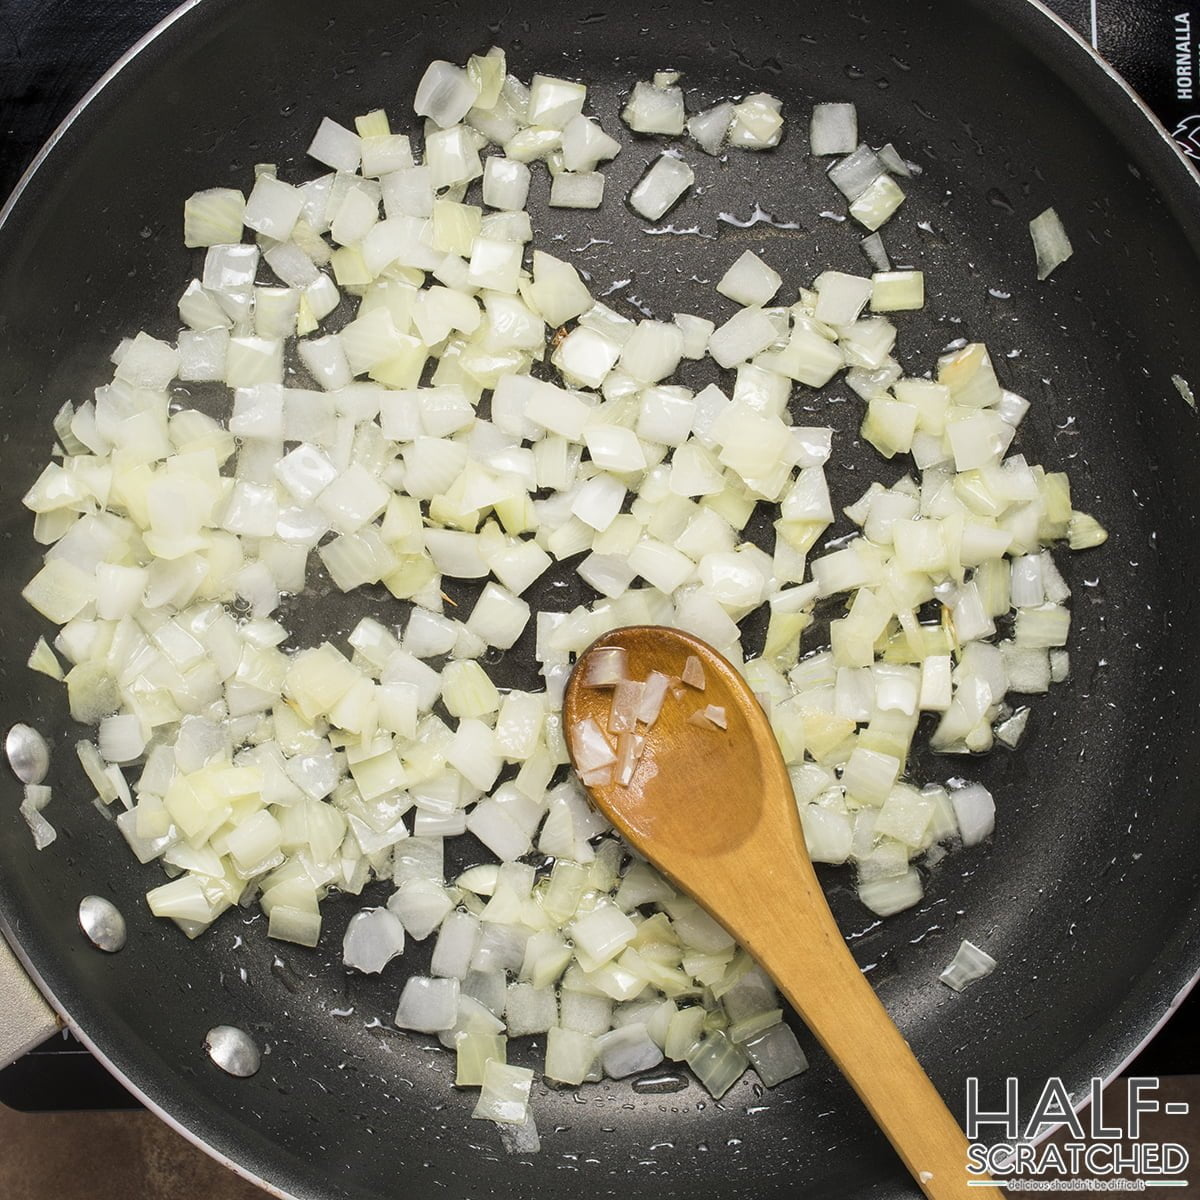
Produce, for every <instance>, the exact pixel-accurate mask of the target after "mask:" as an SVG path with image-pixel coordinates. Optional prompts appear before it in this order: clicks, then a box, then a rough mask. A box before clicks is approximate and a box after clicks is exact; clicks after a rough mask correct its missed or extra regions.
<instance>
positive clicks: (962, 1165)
mask: <svg viewBox="0 0 1200 1200" xmlns="http://www.w3.org/2000/svg"><path fill="white" fill-rule="evenodd" d="M814 924H816V922H814ZM831 924H832V922H831ZM813 932H814V933H815V932H816V931H813ZM831 936H832V937H833V938H834V939H836V941H837V942H838V943H839V944H840V947H841V954H840V956H838V958H840V960H841V961H843V962H844V967H842V968H841V969H837V968H835V969H833V970H830V969H829V968H830V967H831V966H832V965H833V963H834V962H835V961H838V959H837V958H835V949H836V948H835V947H833V946H830V947H828V948H827V951H826V955H825V957H824V959H823V964H824V967H825V969H824V970H823V971H822V973H821V976H820V978H819V979H813V972H812V968H811V966H810V965H808V963H806V959H808V957H809V953H810V945H809V944H808V943H807V941H806V939H802V938H796V939H794V940H790V941H784V940H780V939H771V940H770V942H769V947H764V952H763V954H762V956H761V957H760V962H761V963H762V966H763V967H764V968H765V969H766V970H767V971H768V972H769V973H770V974H771V975H772V976H773V977H774V979H775V982H776V983H777V984H778V985H779V988H780V990H781V991H782V992H783V994H784V995H785V996H786V997H787V998H788V1000H789V1001H790V1002H791V1003H792V1005H793V1006H794V1007H795V1008H796V1010H797V1011H798V1012H799V1013H800V1014H801V1015H802V1016H803V1017H804V1020H805V1023H806V1024H807V1025H808V1027H809V1029H811V1030H812V1032H813V1034H814V1035H815V1036H816V1038H817V1040H818V1041H819V1042H820V1043H821V1045H822V1046H824V1048H825V1050H826V1052H827V1053H828V1054H829V1056H830V1058H832V1059H833V1060H834V1062H835V1063H837V1065H838V1067H839V1068H840V1069H841V1071H842V1074H843V1075H845V1077H846V1078H847V1079H848V1080H849V1082H850V1084H851V1086H852V1087H853V1088H854V1090H855V1091H856V1092H857V1093H858V1095H859V1097H860V1098H861V1099H862V1102H863V1103H864V1104H865V1105H866V1106H867V1108H868V1110H869V1111H870V1113H871V1115H872V1116H873V1117H874V1118H875V1120H876V1122H877V1123H878V1124H879V1127H880V1128H881V1129H882V1130H883V1132H884V1133H885V1134H886V1135H887V1138H888V1140H889V1141H890V1142H891V1143H892V1146H893V1147H894V1148H895V1150H896V1153H897V1154H899V1156H900V1157H901V1159H903V1161H904V1164H905V1166H907V1167H908V1169H909V1171H910V1172H911V1173H912V1176H913V1179H914V1180H916V1182H917V1184H918V1185H919V1186H920V1188H921V1190H922V1191H923V1192H924V1193H925V1195H926V1196H928V1197H930V1200H963V1198H964V1197H967V1196H970V1197H972V1198H974V1200H980V1198H981V1197H988V1198H990V1200H1000V1197H1001V1193H1000V1192H999V1191H998V1190H997V1189H996V1188H995V1187H991V1186H980V1185H979V1184H975V1185H971V1186H968V1184H967V1179H968V1178H971V1177H969V1176H968V1175H967V1139H966V1136H965V1135H964V1134H963V1131H962V1130H961V1129H960V1128H959V1125H958V1122H957V1121H956V1120H955V1119H954V1116H953V1114H952V1113H951V1112H950V1110H949V1109H948V1108H947V1107H946V1104H945V1102H944V1101H943V1100H942V1097H941V1096H940V1095H939V1094H938V1091H937V1089H936V1088H935V1087H934V1086H933V1084H932V1083H931V1082H930V1080H929V1076H928V1075H926V1074H925V1071H924V1070H923V1069H922V1067H921V1064H920V1063H919V1062H917V1059H916V1057H915V1056H914V1054H913V1052H912V1049H911V1048H910V1047H909V1044H908V1042H907V1041H905V1039H904V1036H903V1034H901V1033H900V1031H899V1030H898V1029H897V1028H896V1026H895V1024H894V1023H893V1022H892V1020H891V1018H890V1017H889V1016H888V1014H887V1011H886V1010H885V1009H884V1007H883V1005H882V1004H881V1003H880V1002H879V998H878V997H877V996H876V995H875V992H874V990H873V989H872V987H871V985H870V983H868V982H867V979H866V978H865V976H864V975H863V974H862V972H861V971H860V970H859V968H858V964H857V963H856V962H855V961H854V959H853V957H852V956H851V954H850V952H849V950H848V949H846V947H845V943H844V942H843V941H842V938H841V934H840V933H838V931H837V929H836V927H835V928H834V929H833V930H832V931H831ZM981 1182H982V1181H981Z"/></svg>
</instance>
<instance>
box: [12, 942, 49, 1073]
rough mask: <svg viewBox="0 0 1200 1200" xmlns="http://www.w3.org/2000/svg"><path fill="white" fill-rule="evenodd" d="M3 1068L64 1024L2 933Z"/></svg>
mask: <svg viewBox="0 0 1200 1200" xmlns="http://www.w3.org/2000/svg"><path fill="white" fill-rule="evenodd" d="M0 1012H2V1013H3V1014H4V1020H3V1021H0V1068H3V1067H7V1066H8V1065H9V1063H11V1062H14V1061H15V1060H16V1059H18V1058H20V1057H21V1055H22V1054H24V1053H25V1052H26V1051H27V1050H32V1049H33V1048H34V1046H37V1045H40V1044H41V1043H42V1042H44V1041H45V1040H46V1039H47V1038H48V1037H49V1036H50V1035H51V1034H52V1033H57V1032H58V1030H60V1029H61V1028H62V1027H63V1019H62V1017H60V1016H59V1015H58V1013H56V1012H55V1011H54V1009H52V1008H51V1007H50V1005H49V1004H47V1003H46V1000H45V997H44V996H43V995H42V993H41V992H39V991H38V989H37V987H36V985H35V984H34V982H33V980H32V979H30V978H29V976H28V975H27V974H26V973H25V968H24V967H22V966H21V964H20V962H19V961H18V960H17V956H16V955H15V954H14V953H13V952H12V950H11V949H10V948H9V945H8V943H7V942H6V941H5V940H4V938H3V936H0Z"/></svg>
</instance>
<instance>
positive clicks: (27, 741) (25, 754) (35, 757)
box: [4, 725, 50, 783]
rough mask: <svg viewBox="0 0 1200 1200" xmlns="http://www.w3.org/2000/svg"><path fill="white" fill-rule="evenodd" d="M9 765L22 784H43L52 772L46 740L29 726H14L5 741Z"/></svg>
mask: <svg viewBox="0 0 1200 1200" xmlns="http://www.w3.org/2000/svg"><path fill="white" fill-rule="evenodd" d="M4 752H5V753H6V754H7V755H8V765H9V766H10V767H12V769H13V774H14V775H15V776H16V777H17V778H18V779H19V780H20V781H21V782H22V783H41V782H42V780H43V779H45V778H46V772H47V771H49V770H50V748H49V747H48V746H47V745H46V739H45V738H44V737H42V735H41V734H40V733H38V731H37V730H36V729H33V728H31V727H30V726H29V725H14V726H13V727H12V728H11V729H10V730H9V731H8V737H7V738H5V739H4Z"/></svg>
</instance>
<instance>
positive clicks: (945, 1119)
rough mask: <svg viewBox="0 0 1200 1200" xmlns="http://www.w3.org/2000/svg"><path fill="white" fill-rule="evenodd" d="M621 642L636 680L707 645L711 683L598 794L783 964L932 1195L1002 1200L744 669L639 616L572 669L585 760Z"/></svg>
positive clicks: (605, 710)
mask: <svg viewBox="0 0 1200 1200" xmlns="http://www.w3.org/2000/svg"><path fill="white" fill-rule="evenodd" d="M609 647H619V648H621V649H623V650H624V651H625V654H626V662H627V670H628V674H629V676H630V678H632V679H637V680H641V679H645V678H646V677H647V676H648V675H649V674H650V672H651V671H662V672H664V673H666V674H669V675H675V676H678V675H680V674H681V672H682V671H683V668H684V664H685V662H686V661H687V658H688V657H689V656H690V655H695V656H696V658H698V659H699V660H700V663H701V665H702V666H703V669H704V674H705V687H704V689H703V691H700V690H697V689H693V688H686V687H685V688H684V689H683V691H682V694H681V695H679V696H678V697H676V696H673V695H672V694H671V693H668V695H667V698H666V701H665V703H664V705H663V708H662V712H661V713H660V715H659V717H658V719H657V720H656V721H655V722H654V723H653V724H652V725H650V726H649V727H645V726H640V727H639V728H640V731H641V732H643V733H644V734H645V739H646V741H645V745H644V749H643V751H642V754H641V757H640V758H639V760H638V762H637V766H636V767H635V769H634V771H633V774H632V777H631V778H630V779H629V782H628V784H625V785H622V784H621V783H619V782H611V783H600V784H593V785H592V786H591V787H590V789H589V790H590V792H591V795H592V798H593V800H594V801H595V803H596V806H597V807H598V808H599V809H600V810H601V811H602V812H603V813H604V814H605V815H606V816H607V817H608V819H609V820H610V821H612V823H613V825H614V826H615V827H616V828H617V829H618V830H619V831H620V832H621V833H622V834H623V835H624V837H625V838H626V840H627V841H628V842H629V843H630V845H632V846H633V847H634V848H635V849H636V850H637V851H638V852H639V853H640V854H642V855H644V856H645V857H646V858H647V859H648V860H649V861H650V862H652V863H653V864H654V865H655V866H656V867H658V869H659V870H660V871H661V872H662V873H663V874H664V875H665V876H666V877H667V878H668V879H670V880H671V881H672V882H673V883H674V884H675V885H676V886H677V887H679V888H680V889H681V890H682V891H685V892H687V893H688V894H689V895H690V896H692V898H693V899H695V900H696V901H697V902H698V903H699V904H700V905H701V906H702V907H703V908H705V909H706V910H707V911H708V912H709V913H710V914H711V915H712V916H713V917H714V918H716V919H717V920H718V921H719V922H720V923H721V924H722V925H723V926H724V927H725V928H726V929H727V930H728V931H729V932H730V933H731V934H732V935H733V936H734V937H735V938H737V940H738V941H739V942H740V943H741V944H742V945H743V946H744V947H745V948H746V950H747V951H749V953H750V954H751V955H752V956H753V957H754V958H755V959H756V960H757V961H758V962H759V963H760V964H761V966H762V967H763V968H764V970H766V971H767V972H768V974H770V975H771V977H772V978H773V979H774V980H775V982H776V984H777V985H778V987H779V990H780V991H781V992H782V993H783V994H784V996H785V997H786V998H787V1000H788V1001H789V1003H790V1004H791V1005H792V1007H793V1008H795V1010H796V1011H797V1012H798V1013H799V1014H800V1016H801V1017H802V1018H803V1020H804V1022H805V1024H806V1025H807V1026H808V1027H809V1029H810V1030H811V1031H812V1032H813V1034H814V1036H815V1037H816V1038H817V1040H818V1041H819V1042H820V1043H821V1045H822V1046H823V1047H824V1048H825V1050H826V1052H827V1053H828V1054H829V1056H830V1057H831V1058H832V1059H833V1060H834V1062H836V1063H837V1065H838V1067H839V1068H840V1070H841V1071H842V1073H843V1074H844V1075H845V1076H846V1078H847V1080H849V1082H850V1084H851V1085H852V1086H853V1088H854V1090H855V1091H856V1092H857V1093H858V1095H859V1097H860V1098H861V1099H862V1101H863V1103H864V1104H866V1106H867V1108H868V1109H869V1110H870V1112H871V1114H872V1116H873V1117H874V1118H875V1120H876V1122H877V1123H878V1124H879V1126H880V1128H881V1129H882V1130H883V1132H884V1133H885V1134H886V1136H887V1137H888V1139H889V1141H890V1142H891V1143H892V1145H893V1147H894V1148H895V1149H896V1152H897V1153H898V1154H899V1155H900V1157H901V1159H903V1161H904V1164H905V1166H906V1167H907V1168H908V1170H909V1171H910V1172H911V1174H912V1176H913V1179H914V1180H915V1181H916V1182H917V1184H918V1186H919V1187H920V1188H921V1190H922V1191H923V1192H924V1193H925V1195H926V1196H929V1197H931V1200H951V1198H952V1197H953V1198H956V1200H962V1198H963V1197H966V1196H968V1195H970V1196H972V1197H975V1198H976V1200H978V1198H980V1197H991V1198H992V1200H998V1198H999V1196H1000V1195H1001V1193H1000V1192H999V1191H998V1190H997V1189H996V1188H995V1187H993V1186H991V1185H990V1183H989V1182H988V1180H987V1179H986V1177H982V1176H977V1175H971V1176H970V1177H968V1173H967V1144H966V1138H965V1137H964V1135H963V1133H962V1130H961V1129H960V1128H959V1126H958V1123H957V1122H956V1121H955V1119H954V1117H953V1115H952V1114H951V1113H950V1111H949V1109H948V1108H947V1107H946V1104H945V1102H944V1101H943V1100H942V1098H941V1096H940V1095H939V1094H938V1092H937V1090H936V1089H935V1088H934V1086H933V1084H932V1083H931V1082H930V1080H929V1077H928V1076H927V1075H926V1074H925V1072H924V1070H923V1069H922V1067H921V1065H920V1063H918V1062H917V1060H916V1058H915V1056H914V1055H913V1052H912V1050H911V1049H910V1048H909V1045H908V1043H907V1042H906V1041H905V1040H904V1037H903V1035H902V1034H901V1033H900V1031H899V1030H898V1029H897V1028H896V1026H895V1025H894V1024H893V1023H892V1020H891V1018H890V1017H889V1016H888V1014H887V1011H886V1010H885V1009H884V1007H883V1005H882V1004H881V1003H880V1002H879V999H878V998H877V997H876V995H875V992H874V990H873V989H872V988H871V985H870V984H869V983H868V982H867V980H866V978H865V977H864V976H863V974H862V972H861V971H860V970H859V967H858V964H857V963H856V962H855V961H854V958H853V957H852V956H851V954H850V951H849V949H848V948H847V946H846V943H845V941H844V940H843V938H842V935H841V932H840V931H839V929H838V927H837V924H836V922H835V921H834V919H833V914H832V913H831V912H830V911H829V906H828V904H827V903H826V901H825V895H824V893H823V892H822V890H821V886H820V884H819V883H818V882H817V878H816V874H815V872H814V871H813V867H812V863H811V861H810V860H809V857H808V851H807V848H806V846H805V842H804V834H803V831H802V830H801V827H800V819H799V814H798V812H797V809H796V801H795V797H794V796H793V794H792V786H791V780H790V779H789V777H788V772H787V767H786V766H785V765H784V762H783V758H782V756H781V755H780V752H779V746H778V744H777V742H776V740H775V735H774V733H773V732H772V730H771V726H770V723H769V722H768V720H767V717H766V714H765V713H764V712H763V710H762V707H761V706H760V705H759V703H758V700H757V699H756V698H755V696H754V694H753V692H751V690H750V688H749V686H748V685H747V684H746V682H745V680H744V679H743V678H742V676H741V675H740V674H739V673H738V671H737V670H736V669H735V668H734V667H733V666H732V665H731V664H730V663H729V662H728V661H727V660H726V659H724V658H722V657H721V655H720V654H718V653H717V652H716V651H715V650H714V649H713V648H712V647H711V646H709V645H707V644H706V643H705V642H702V641H700V640H699V639H698V638H695V637H692V636H691V635H690V634H687V633H683V632H681V631H679V630H676V629H669V628H666V627H663V626H645V625H640V626H630V627H628V628H625V629H618V630H614V631H613V632H612V633H608V634H605V635H604V636H603V637H602V638H599V639H598V640H597V641H596V642H595V643H594V644H593V645H592V646H591V647H589V649H588V650H587V651H586V652H585V653H584V654H582V655H581V656H580V658H579V661H578V662H577V663H576V665H575V669H574V671H573V672H572V674H571V677H570V679H569V681H568V683H567V689H566V694H565V696H564V701H563V716H564V722H565V729H566V732H567V744H568V746H569V747H571V749H572V760H573V761H574V755H575V749H574V746H573V744H572V743H573V739H572V737H571V731H572V730H574V729H575V728H576V727H577V726H578V724H579V723H580V722H582V721H585V720H587V719H588V718H591V719H592V720H594V721H595V722H596V723H597V724H598V725H599V726H600V728H601V729H607V728H608V719H609V714H610V710H611V702H612V692H611V690H610V689H607V688H600V687H589V686H586V685H585V684H584V683H583V679H584V677H585V673H586V670H587V665H588V663H589V660H590V656H591V655H592V654H593V653H594V652H595V651H596V650H599V649H605V648H609ZM708 705H716V706H717V707H719V708H723V709H724V713H725V720H726V723H727V728H725V729H719V728H715V727H713V726H711V725H706V724H703V723H694V721H693V720H692V719H691V718H693V714H695V713H696V712H697V710H700V709H704V708H705V707H707V706H708ZM576 765H577V766H578V764H576ZM968 1180H969V1182H968Z"/></svg>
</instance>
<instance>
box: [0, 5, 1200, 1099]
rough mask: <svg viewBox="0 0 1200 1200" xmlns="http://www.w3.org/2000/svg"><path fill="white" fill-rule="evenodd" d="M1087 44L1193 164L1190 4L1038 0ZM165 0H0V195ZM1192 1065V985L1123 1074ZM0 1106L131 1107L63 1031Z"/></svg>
mask: <svg viewBox="0 0 1200 1200" xmlns="http://www.w3.org/2000/svg"><path fill="white" fill-rule="evenodd" d="M1046 2H1047V5H1048V7H1050V8H1051V9H1052V10H1053V11H1055V12H1056V13H1058V15H1059V16H1061V17H1062V18H1063V19H1064V20H1065V21H1068V22H1069V23H1071V24H1072V25H1074V26H1075V28H1076V29H1078V30H1079V32H1080V33H1081V34H1082V35H1083V36H1084V37H1085V38H1086V39H1087V40H1088V41H1090V42H1091V44H1092V45H1093V46H1095V47H1096V48H1097V49H1098V50H1099V51H1100V53H1101V54H1103V55H1104V56H1105V58H1107V59H1108V61H1109V62H1111V63H1112V64H1113V65H1114V66H1115V67H1116V68H1117V69H1118V70H1119V71H1120V72H1121V73H1122V74H1123V75H1124V76H1125V78H1126V79H1127V80H1128V81H1129V82H1130V84H1131V85H1132V86H1133V88H1134V89H1135V91H1137V92H1138V93H1139V94H1140V95H1141V96H1142V97H1143V98H1144V99H1145V100H1146V102H1147V103H1148V104H1149V105H1150V107H1151V108H1152V109H1153V110H1154V112H1155V113H1156V114H1157V115H1158V117H1159V119H1160V120H1161V121H1162V123H1163V124H1164V125H1165V126H1166V128H1167V129H1168V130H1169V131H1170V132H1171V133H1172V134H1173V135H1174V137H1175V139H1176V141H1177V142H1178V143H1179V145H1180V147H1181V148H1182V149H1183V150H1184V151H1185V153H1187V154H1188V155H1190V156H1191V157H1192V158H1194V159H1196V160H1197V163H1198V165H1200V8H1197V9H1196V10H1191V9H1187V8H1185V7H1183V5H1182V3H1181V0H1046ZM176 3H177V0H105V2H104V3H99V4H98V3H96V0H57V2H56V3H47V2H46V0H7V2H6V3H5V5H4V7H3V8H2V9H0V138H2V139H3V154H2V155H0V197H3V196H6V195H7V194H8V193H9V191H11V189H12V188H13V186H14V185H15V184H16V182H17V180H18V179H19V178H20V176H21V174H22V173H23V172H24V170H25V168H26V166H27V165H28V164H29V162H30V161H31V160H32V159H33V157H34V155H35V154H36V153H37V151H38V150H39V149H40V148H41V146H42V145H43V143H44V142H45V141H46V139H47V138H48V137H49V136H50V134H51V133H52V132H53V131H54V129H55V128H56V127H57V126H58V124H59V122H60V121H62V119H63V118H64V117H65V116H66V115H67V113H68V112H69V111H70V110H71V108H72V107H74V105H75V104H76V102H77V101H78V100H79V99H80V98H81V97H82V96H83V94H84V93H85V92H86V91H87V90H88V88H90V87H91V86H92V84H93V83H94V82H95V81H96V80H97V79H99V78H100V76H101V75H102V74H104V72H105V71H107V70H108V68H109V67H110V65H111V64H112V63H114V62H115V61H116V60H117V59H118V58H119V57H120V56H121V55H122V54H123V53H124V52H125V50H126V49H127V48H128V47H129V46H131V45H132V44H133V43H134V42H136V41H137V40H138V38H140V37H141V36H142V35H143V34H144V33H145V32H146V31H147V30H149V29H150V28H151V27H152V26H154V25H155V24H156V23H157V22H158V21H159V20H161V19H162V18H163V17H164V16H166V15H167V13H169V12H171V11H172V10H173V9H174V8H175V7H176ZM1125 1074H1126V1075H1176V1074H1179V1075H1183V1074H1200V988H1198V989H1196V991H1195V992H1194V993H1193V994H1192V996H1191V997H1190V998H1189V999H1188V1000H1186V1001H1185V1002H1184V1003H1183V1004H1182V1005H1181V1006H1180V1008H1179V1009H1178V1011H1177V1012H1176V1014H1175V1016H1174V1017H1173V1018H1172V1019H1171V1020H1170V1021H1169V1022H1168V1023H1167V1024H1166V1025H1165V1026H1164V1027H1163V1028H1162V1029H1161V1030H1160V1031H1159V1033H1158V1035H1157V1036H1156V1037H1155V1038H1154V1040H1153V1041H1152V1042H1151V1043H1150V1044H1149V1045H1148V1046H1147V1047H1146V1048H1145V1049H1144V1050H1143V1051H1142V1053H1141V1054H1140V1055H1139V1056H1138V1057H1137V1059H1135V1060H1134V1062H1133V1063H1131V1064H1130V1066H1129V1067H1128V1068H1127V1070H1126V1071H1125ZM0 1103H3V1104H6V1105H8V1106H9V1107H10V1108H16V1109H21V1110H23V1111H27V1112H40V1111H48V1110H57V1109H72V1108H74V1109H84V1108H137V1107H139V1106H138V1102H137V1101H136V1100H135V1099H134V1098H133V1097H132V1096H130V1095H129V1093H128V1092H126V1091H125V1089H124V1088H123V1087H122V1086H121V1085H120V1084H119V1083H118V1082H117V1081H116V1080H114V1079H113V1078H112V1077H111V1076H110V1075H109V1074H108V1072H107V1071H106V1070H105V1069H104V1068H103V1067H102V1066H100V1064H99V1063H98V1062H97V1061H96V1060H95V1059H93V1058H92V1056H91V1055H90V1054H89V1053H88V1051H87V1050H86V1049H84V1048H83V1047H82V1046H81V1045H80V1044H79V1043H78V1042H76V1041H75V1040H74V1039H73V1038H72V1037H71V1036H70V1035H69V1034H63V1035H62V1036H60V1037H55V1038H52V1039H51V1040H50V1041H49V1042H48V1043H46V1044H45V1045H44V1046H41V1047H39V1048H38V1049H37V1050H34V1051H33V1052H31V1053H30V1054H27V1055H25V1057H24V1058H22V1059H20V1060H19V1061H18V1062H16V1063H14V1064H13V1065H12V1066H10V1067H9V1068H7V1069H6V1070H4V1071H0Z"/></svg>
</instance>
